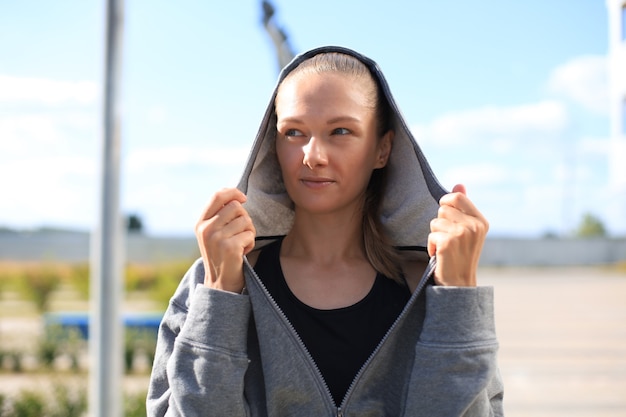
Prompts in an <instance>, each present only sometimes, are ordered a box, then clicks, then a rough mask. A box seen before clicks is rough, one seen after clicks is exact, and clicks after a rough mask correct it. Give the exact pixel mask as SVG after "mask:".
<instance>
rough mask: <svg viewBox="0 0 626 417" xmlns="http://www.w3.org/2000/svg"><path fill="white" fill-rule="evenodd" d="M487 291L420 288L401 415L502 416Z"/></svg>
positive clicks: (490, 291)
mask: <svg viewBox="0 0 626 417" xmlns="http://www.w3.org/2000/svg"><path fill="white" fill-rule="evenodd" d="M497 351H498V342H497V339H496V332H495V323H494V315H493V289H492V288H491V287H443V286H428V287H427V288H426V317H425V320H424V326H423V329H422V332H421V335H420V338H419V340H418V343H417V345H416V347H415V363H414V365H413V373H412V380H411V385H410V387H411V388H410V390H411V394H410V395H409V399H408V402H407V410H406V413H405V415H407V416H411V415H424V416H459V417H460V416H463V417H489V416H502V415H503V410H502V392H503V390H502V382H501V380H500V375H499V372H498V368H497Z"/></svg>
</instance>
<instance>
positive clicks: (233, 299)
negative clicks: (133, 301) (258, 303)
mask: <svg viewBox="0 0 626 417" xmlns="http://www.w3.org/2000/svg"><path fill="white" fill-rule="evenodd" d="M204 277H205V273H204V268H203V263H202V261H201V260H199V261H198V262H196V263H195V264H194V265H193V266H192V268H191V269H190V270H189V271H188V272H187V274H186V275H185V277H184V278H183V280H182V281H181V284H180V285H179V288H178V290H177V291H176V293H175V295H174V296H173V297H172V299H171V300H170V304H169V307H168V309H167V311H166V313H165V315H164V317H163V321H162V323H161V326H160V329H159V335H158V341H157V351H156V355H155V359H154V364H153V369H152V375H151V377H150V386H149V391H148V398H147V411H148V416H150V417H156V416H196V415H197V416H200V415H202V416H225V415H228V416H246V415H248V411H247V410H248V408H247V404H246V402H245V399H244V394H243V391H244V375H245V373H246V370H247V368H248V357H247V347H246V346H247V332H248V324H249V317H250V302H249V299H248V297H247V296H242V295H239V294H234V293H230V292H225V291H219V290H215V289H210V288H207V287H205V286H204V285H202V283H203V282H204Z"/></svg>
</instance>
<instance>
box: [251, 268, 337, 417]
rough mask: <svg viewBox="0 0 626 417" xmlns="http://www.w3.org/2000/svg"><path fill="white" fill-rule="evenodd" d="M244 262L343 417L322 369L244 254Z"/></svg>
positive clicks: (334, 406)
mask: <svg viewBox="0 0 626 417" xmlns="http://www.w3.org/2000/svg"><path fill="white" fill-rule="evenodd" d="M244 262H245V264H246V265H247V267H248V268H249V269H250V271H251V272H252V276H253V277H254V278H255V280H256V282H257V283H258V284H259V286H260V287H261V289H262V290H263V292H264V293H265V295H266V296H267V298H268V299H269V300H270V303H271V304H272V306H273V307H274V309H275V310H276V311H277V312H278V314H279V315H280V316H281V317H282V318H283V320H284V321H285V323H287V326H288V328H289V330H290V331H291V333H292V335H293V336H294V337H295V338H296V340H297V342H298V345H299V346H300V347H301V348H302V350H303V351H304V353H305V355H306V357H307V358H308V359H309V362H310V363H311V364H312V365H313V369H314V370H315V373H316V375H317V377H318V378H319V381H321V382H322V386H323V387H324V391H325V392H326V395H327V397H328V399H329V400H330V403H331V404H332V406H333V408H334V409H335V410H336V415H337V417H343V412H342V411H341V407H339V408H337V404H335V401H334V400H333V395H332V393H331V392H330V388H328V384H327V383H326V380H325V379H324V376H323V375H322V371H320V369H319V368H318V366H317V364H316V363H315V360H314V359H313V356H312V355H311V353H310V352H309V350H308V349H307V348H306V346H305V345H304V342H303V341H302V339H301V338H300V335H299V334H298V332H297V331H296V329H295V327H293V324H291V322H290V321H289V319H288V318H287V316H286V315H285V313H284V312H283V310H282V309H281V308H280V307H279V305H278V303H277V302H276V300H274V297H272V295H271V294H270V292H269V290H268V289H267V287H266V286H265V284H264V283H263V281H261V279H260V278H259V276H258V275H257V273H256V271H255V270H254V268H253V267H252V265H250V262H249V261H248V258H247V257H246V256H244Z"/></svg>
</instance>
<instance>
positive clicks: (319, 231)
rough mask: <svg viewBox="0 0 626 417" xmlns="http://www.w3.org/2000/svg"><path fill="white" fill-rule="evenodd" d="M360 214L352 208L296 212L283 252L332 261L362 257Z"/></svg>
mask: <svg viewBox="0 0 626 417" xmlns="http://www.w3.org/2000/svg"><path fill="white" fill-rule="evenodd" d="M362 230H363V225H362V219H361V216H359V215H355V213H354V212H352V213H349V214H346V215H343V216H340V215H336V214H324V215H314V214H310V213H303V212H298V210H296V216H295V221H294V225H293V227H292V228H291V231H290V232H289V234H288V235H287V236H286V237H285V240H284V241H283V249H282V254H283V255H286V256H289V257H295V258H300V259H302V260H308V261H312V262H315V263H317V264H318V265H331V264H336V263H337V262H342V261H345V260H348V259H352V260H354V259H365V258H366V256H365V249H364V246H363V231H362Z"/></svg>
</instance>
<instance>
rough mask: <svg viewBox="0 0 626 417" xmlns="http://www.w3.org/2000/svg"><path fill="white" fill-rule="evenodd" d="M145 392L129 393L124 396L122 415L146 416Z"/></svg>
mask: <svg viewBox="0 0 626 417" xmlns="http://www.w3.org/2000/svg"><path fill="white" fill-rule="evenodd" d="M147 395H148V394H147V393H141V394H129V395H126V396H125V397H124V417H146V414H147V412H148V411H147V410H146V396H147Z"/></svg>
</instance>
